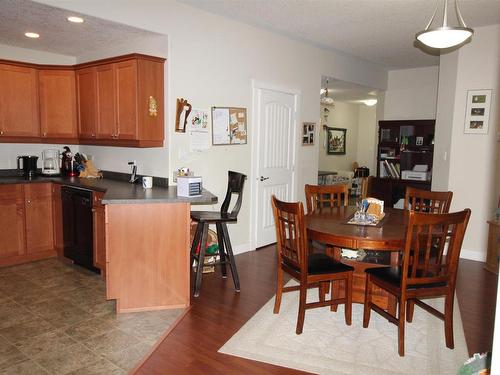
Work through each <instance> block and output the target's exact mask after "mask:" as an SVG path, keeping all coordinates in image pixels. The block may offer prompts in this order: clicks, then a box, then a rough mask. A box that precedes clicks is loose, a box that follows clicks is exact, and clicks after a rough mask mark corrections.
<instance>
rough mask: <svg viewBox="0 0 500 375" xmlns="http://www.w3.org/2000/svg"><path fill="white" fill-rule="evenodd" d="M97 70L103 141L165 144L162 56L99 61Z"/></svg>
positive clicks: (98, 103)
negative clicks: (160, 57)
mask: <svg viewBox="0 0 500 375" xmlns="http://www.w3.org/2000/svg"><path fill="white" fill-rule="evenodd" d="M95 72H96V73H95V76H96V91H95V97H96V108H97V109H96V111H97V137H96V138H97V139H98V140H99V141H100V143H99V144H104V145H117V146H127V145H130V146H140V147H141V146H144V147H148V146H161V145H162V144H163V139H164V121H163V118H164V111H163V61H162V59H155V60H151V59H150V58H149V57H144V56H142V55H141V56H139V57H133V58H130V57H129V58H126V59H124V60H123V61H121V60H120V59H119V61H117V62H107V63H103V64H100V65H97V66H96V67H95ZM80 95H83V94H80ZM87 95H88V94H87Z"/></svg>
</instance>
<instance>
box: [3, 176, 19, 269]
mask: <svg viewBox="0 0 500 375" xmlns="http://www.w3.org/2000/svg"><path fill="white" fill-rule="evenodd" d="M24 251H25V237H24V193H23V185H21V184H18V185H3V186H0V264H1V263H2V262H1V261H2V260H3V259H6V258H11V257H16V256H21V255H23V254H24Z"/></svg>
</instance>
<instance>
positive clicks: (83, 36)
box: [0, 0, 158, 56]
mask: <svg viewBox="0 0 500 375" xmlns="http://www.w3.org/2000/svg"><path fill="white" fill-rule="evenodd" d="M68 16H79V14H77V13H75V12H71V11H67V10H63V9H59V8H53V7H49V6H47V5H43V4H39V3H34V2H31V1H28V0H0V44H8V45H12V46H16V47H23V48H30V49H36V50H40V51H47V52H53V53H59V54H62V55H69V56H80V55H82V54H85V53H86V52H88V51H89V50H92V49H99V48H106V47H108V46H112V45H113V44H115V43H120V42H123V41H124V40H134V39H139V38H144V37H146V36H155V35H158V34H155V33H152V32H149V31H145V30H141V29H137V28H134V27H130V26H126V25H122V24H119V23H115V22H111V21H105V20H102V19H99V18H95V17H90V16H87V15H80V16H81V17H83V18H84V19H85V22H84V23H82V24H75V23H71V22H68V21H67V20H66V18H67V17H68ZM27 31H34V32H36V33H38V34H40V38H39V39H29V38H26V37H25V36H24V33H25V32H27Z"/></svg>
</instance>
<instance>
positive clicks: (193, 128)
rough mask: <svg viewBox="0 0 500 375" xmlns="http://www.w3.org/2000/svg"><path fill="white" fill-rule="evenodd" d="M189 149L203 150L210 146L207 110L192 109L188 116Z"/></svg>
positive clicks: (192, 150) (194, 150) (193, 150)
mask: <svg viewBox="0 0 500 375" xmlns="http://www.w3.org/2000/svg"><path fill="white" fill-rule="evenodd" d="M188 126H189V135H190V136H189V151H191V152H196V151H203V150H208V149H209V148H210V137H209V133H208V111H204V110H200V109H193V110H192V111H191V113H190V114H189V117H188Z"/></svg>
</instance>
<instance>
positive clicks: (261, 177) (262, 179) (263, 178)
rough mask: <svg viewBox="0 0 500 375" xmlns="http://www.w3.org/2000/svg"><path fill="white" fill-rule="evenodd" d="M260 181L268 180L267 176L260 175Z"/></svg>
mask: <svg viewBox="0 0 500 375" xmlns="http://www.w3.org/2000/svg"><path fill="white" fill-rule="evenodd" d="M260 180H261V181H265V180H269V177H264V176H260Z"/></svg>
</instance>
